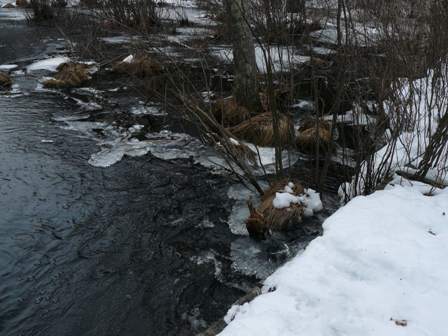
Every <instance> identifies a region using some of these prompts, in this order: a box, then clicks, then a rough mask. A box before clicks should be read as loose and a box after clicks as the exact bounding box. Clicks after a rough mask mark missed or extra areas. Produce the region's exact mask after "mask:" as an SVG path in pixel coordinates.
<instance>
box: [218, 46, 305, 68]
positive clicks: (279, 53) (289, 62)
mask: <svg viewBox="0 0 448 336" xmlns="http://www.w3.org/2000/svg"><path fill="white" fill-rule="evenodd" d="M264 49H266V48H264ZM266 52H267V50H266ZM269 53H270V55H271V67H272V71H274V72H279V71H287V70H289V69H290V68H291V66H293V65H295V64H303V63H308V62H309V61H310V59H311V58H310V57H309V56H303V55H298V54H296V53H295V52H294V50H293V49H292V47H291V48H288V47H271V48H270V50H269ZM211 54H212V55H213V56H215V57H217V58H218V59H220V60H221V61H223V62H226V63H232V62H233V52H232V49H231V48H228V47H214V48H211ZM255 57H256V62H257V67H258V70H259V71H260V72H261V73H266V72H267V62H266V61H265V57H264V52H263V48H262V47H260V46H257V47H256V48H255Z"/></svg>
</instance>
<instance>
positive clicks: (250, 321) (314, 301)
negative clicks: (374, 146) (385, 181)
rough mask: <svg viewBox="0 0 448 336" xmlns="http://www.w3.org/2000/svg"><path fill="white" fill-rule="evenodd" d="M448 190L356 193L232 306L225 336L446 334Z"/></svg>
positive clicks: (227, 317) (400, 189) (399, 188)
mask: <svg viewBox="0 0 448 336" xmlns="http://www.w3.org/2000/svg"><path fill="white" fill-rule="evenodd" d="M447 213H448V191H443V192H440V193H438V194H437V195H435V196H432V197H428V196H424V195H422V194H421V193H420V192H419V190H418V189H414V188H412V187H402V186H394V187H392V186H390V188H389V190H385V191H378V192H375V193H374V194H372V195H370V196H368V197H364V196H360V197H357V198H355V199H353V200H352V201H351V202H350V203H348V204H347V205H346V206H345V207H343V208H342V209H340V210H339V211H337V212H336V213H335V214H334V215H333V216H331V217H330V218H328V219H327V220H326V221H325V223H324V225H323V227H324V234H323V236H322V237H319V238H317V239H315V240H314V241H313V242H311V244H310V245H309V246H308V247H307V249H306V250H305V251H304V252H303V253H302V254H301V255H300V256H296V257H295V258H293V259H292V260H291V261H290V262H288V263H287V264H286V265H284V266H283V267H281V268H280V269H278V270H277V271H276V272H275V273H274V274H273V275H271V276H270V277H269V278H268V279H267V280H266V281H265V283H264V287H263V294H262V295H260V296H259V297H257V298H255V299H254V300H253V301H252V302H250V303H246V304H244V305H242V306H237V307H232V308H231V309H230V310H229V313H228V315H227V316H226V319H225V320H226V321H227V322H228V323H229V325H228V326H227V327H226V328H225V330H224V331H223V332H222V333H221V334H220V335H221V336H239V335H241V336H251V335H256V336H259V335H264V336H277V335H278V336H292V335H294V336H297V335H309V336H324V335H325V336H332V335H344V336H359V335H365V336H393V335H406V336H417V335H418V336H422V335H431V336H432V335H434V336H436V335H446V334H447V332H448V327H447V325H446V310H447V308H448V268H447V267H446V260H447V259H448V217H447V215H446V214H447Z"/></svg>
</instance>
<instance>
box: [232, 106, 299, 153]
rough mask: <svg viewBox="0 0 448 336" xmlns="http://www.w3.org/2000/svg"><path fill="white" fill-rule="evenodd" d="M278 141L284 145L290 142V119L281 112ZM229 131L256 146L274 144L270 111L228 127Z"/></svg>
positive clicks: (291, 138)
mask: <svg viewBox="0 0 448 336" xmlns="http://www.w3.org/2000/svg"><path fill="white" fill-rule="evenodd" d="M279 119H280V120H279V137H280V138H279V141H280V143H281V144H282V145H283V146H285V145H290V144H291V143H292V140H293V137H292V132H291V130H292V128H293V124H292V120H291V118H289V117H288V116H285V115H283V114H281V115H280V118H279ZM229 131H230V132H231V133H232V134H233V135H235V136H236V137H237V138H239V139H243V140H245V141H247V142H250V143H253V144H255V145H257V146H262V147H272V146H275V137H274V127H273V121H272V113H270V112H265V113H262V114H259V115H257V116H255V117H252V118H250V119H248V120H246V121H243V122H242V123H241V124H239V125H237V126H235V127H231V128H229Z"/></svg>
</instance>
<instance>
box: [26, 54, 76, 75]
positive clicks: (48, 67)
mask: <svg viewBox="0 0 448 336" xmlns="http://www.w3.org/2000/svg"><path fill="white" fill-rule="evenodd" d="M69 61H70V58H68V57H65V56H59V57H52V58H47V59H44V60H41V61H37V62H35V63H32V64H30V65H28V67H27V71H28V72H30V71H37V70H45V71H50V72H55V71H56V70H57V68H58V66H60V65H61V64H63V63H67V62H69Z"/></svg>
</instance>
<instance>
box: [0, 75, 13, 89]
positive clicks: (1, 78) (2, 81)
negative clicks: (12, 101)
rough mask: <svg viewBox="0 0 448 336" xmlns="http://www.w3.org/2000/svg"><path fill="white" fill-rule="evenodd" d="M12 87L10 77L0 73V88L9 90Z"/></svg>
mask: <svg viewBox="0 0 448 336" xmlns="http://www.w3.org/2000/svg"><path fill="white" fill-rule="evenodd" d="M11 85H12V80H11V77H10V76H9V75H8V74H6V73H4V72H0V88H6V89H7V88H10V87H11Z"/></svg>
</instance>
